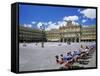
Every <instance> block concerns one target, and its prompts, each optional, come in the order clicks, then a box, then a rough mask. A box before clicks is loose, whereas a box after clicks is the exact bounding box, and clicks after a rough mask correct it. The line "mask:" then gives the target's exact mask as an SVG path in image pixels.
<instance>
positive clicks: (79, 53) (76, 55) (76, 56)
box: [73, 50, 81, 61]
mask: <svg viewBox="0 0 100 76" xmlns="http://www.w3.org/2000/svg"><path fill="white" fill-rule="evenodd" d="M80 56H81V51H80V50H78V51H73V59H74V61H77V60H78V59H79V58H80Z"/></svg>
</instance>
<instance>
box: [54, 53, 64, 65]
mask: <svg viewBox="0 0 100 76" xmlns="http://www.w3.org/2000/svg"><path fill="white" fill-rule="evenodd" d="M61 56H63V54H61ZM55 57H56V62H57V63H59V64H62V63H63V62H64V61H63V59H61V60H60V58H59V56H58V55H56V56H55Z"/></svg>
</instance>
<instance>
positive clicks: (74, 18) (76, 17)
mask: <svg viewBox="0 0 100 76" xmlns="http://www.w3.org/2000/svg"><path fill="white" fill-rule="evenodd" d="M78 19H79V18H78V16H76V15H74V16H65V17H64V18H63V20H66V21H69V20H71V21H77V20H78Z"/></svg>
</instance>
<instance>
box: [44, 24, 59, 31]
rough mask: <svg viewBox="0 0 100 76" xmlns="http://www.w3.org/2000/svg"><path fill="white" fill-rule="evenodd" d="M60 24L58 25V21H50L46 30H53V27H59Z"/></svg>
mask: <svg viewBox="0 0 100 76" xmlns="http://www.w3.org/2000/svg"><path fill="white" fill-rule="evenodd" d="M58 28H59V25H57V24H56V23H51V22H50V23H49V25H48V27H47V28H46V29H45V30H47V31H48V30H51V29H58Z"/></svg>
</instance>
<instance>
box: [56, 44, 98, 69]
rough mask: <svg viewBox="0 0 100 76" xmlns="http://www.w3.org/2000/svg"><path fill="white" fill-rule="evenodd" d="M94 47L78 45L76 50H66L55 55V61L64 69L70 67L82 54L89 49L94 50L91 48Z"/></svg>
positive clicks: (93, 46)
mask: <svg viewBox="0 0 100 76" xmlns="http://www.w3.org/2000/svg"><path fill="white" fill-rule="evenodd" d="M94 48H96V45H92V46H85V47H83V45H81V46H80V49H79V50H77V51H70V52H67V53H66V54H65V55H64V54H61V55H56V56H55V58H56V63H57V64H60V65H62V67H63V68H64V69H71V68H72V65H73V64H74V63H75V62H78V61H79V60H80V59H81V58H83V57H84V56H87V55H88V54H89V53H90V52H91V51H94V50H93V49H94Z"/></svg>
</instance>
